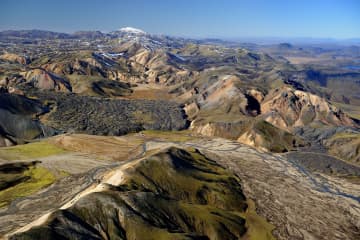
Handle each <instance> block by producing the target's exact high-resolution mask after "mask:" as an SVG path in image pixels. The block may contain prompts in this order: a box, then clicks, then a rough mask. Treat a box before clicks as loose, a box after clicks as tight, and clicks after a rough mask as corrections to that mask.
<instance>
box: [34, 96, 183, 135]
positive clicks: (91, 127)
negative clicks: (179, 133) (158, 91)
mask: <svg viewBox="0 0 360 240" xmlns="http://www.w3.org/2000/svg"><path fill="white" fill-rule="evenodd" d="M36 96H37V97H38V98H39V99H40V101H43V102H51V103H52V107H53V110H52V111H51V112H50V113H49V114H48V115H47V116H46V121H45V120H44V121H43V122H44V124H46V125H47V126H50V127H52V128H55V129H58V130H61V131H64V132H79V133H88V134H94V135H123V134H127V133H129V132H137V131H141V130H144V129H145V130H147V129H152V130H181V129H184V128H186V127H187V125H188V121H187V120H186V116H185V113H184V111H183V110H182V108H181V107H180V106H179V105H178V104H177V103H173V102H168V101H153V100H123V99H105V98H95V97H88V96H77V95H74V94H54V93H46V92H41V93H40V92H37V93H36Z"/></svg>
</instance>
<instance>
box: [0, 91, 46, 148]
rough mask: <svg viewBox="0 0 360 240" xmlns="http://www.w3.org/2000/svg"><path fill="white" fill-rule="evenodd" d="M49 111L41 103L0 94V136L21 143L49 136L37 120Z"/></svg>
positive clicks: (22, 97)
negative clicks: (38, 116)
mask: <svg viewBox="0 0 360 240" xmlns="http://www.w3.org/2000/svg"><path fill="white" fill-rule="evenodd" d="M46 111H47V109H46V107H44V106H43V105H42V104H41V103H40V102H39V101H36V100H32V99H28V98H26V97H24V96H19V95H15V94H8V93H2V94H0V136H3V137H5V138H6V139H10V140H11V141H12V142H13V143H21V142H24V141H27V140H31V139H34V138H37V137H41V136H45V135H47V133H46V132H47V130H48V129H47V128H43V126H42V125H41V123H40V122H39V121H37V120H36V119H35V118H36V116H37V115H40V114H43V113H45V112H46Z"/></svg>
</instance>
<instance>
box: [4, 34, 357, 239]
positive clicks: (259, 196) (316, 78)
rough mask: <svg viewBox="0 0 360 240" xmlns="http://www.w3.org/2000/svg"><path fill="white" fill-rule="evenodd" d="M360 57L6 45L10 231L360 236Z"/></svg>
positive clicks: (150, 38) (61, 38)
mask: <svg viewBox="0 0 360 240" xmlns="http://www.w3.org/2000/svg"><path fill="white" fill-rule="evenodd" d="M356 49H357V47H356V46H355V47H353V48H349V47H339V46H336V47H335V46H326V47H325V46H324V47H323V48H320V49H319V48H316V47H314V46H293V45H291V44H287V43H282V44H279V45H256V44H243V43H237V42H227V41H216V40H211V39H209V40H194V39H184V38H175V37H168V36H157V35H151V34H148V33H145V32H144V31H141V30H138V29H133V28H124V29H120V30H118V31H113V32H110V33H101V32H92V31H80V32H76V33H74V34H62V33H54V32H47V31H40V30H39V31H38V30H36V31H4V32H0V147H2V148H0V226H1V227H0V234H1V235H3V236H4V238H10V239H50V238H51V239H322V238H326V239H357V238H358V237H359V236H360V230H359V229H360V224H359V223H360V187H359V179H360V165H359V164H360V163H359V162H360V159H359V151H360V142H359V136H360V126H359V124H360V118H359V116H360V115H359V113H360V109H359V107H358V106H359V101H358V100H359V99H358V96H359V90H360V89H359V81H360V80H359V76H360V72H359V69H358V68H354V67H351V68H349V67H348V66H355V65H356V64H357V61H358V59H360V54H359V52H358V51H357V50H356ZM355 50H356V51H355ZM339 56H341V57H339ZM179 130H183V131H179ZM329 209H331V211H329Z"/></svg>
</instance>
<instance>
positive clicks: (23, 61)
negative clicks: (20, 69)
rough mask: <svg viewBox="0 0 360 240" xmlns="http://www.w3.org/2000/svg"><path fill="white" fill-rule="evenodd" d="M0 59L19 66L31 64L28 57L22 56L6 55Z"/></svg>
mask: <svg viewBox="0 0 360 240" xmlns="http://www.w3.org/2000/svg"><path fill="white" fill-rule="evenodd" d="M0 59H2V60H5V61H9V62H12V63H19V64H28V63H29V62H30V59H29V58H28V57H26V56H20V55H18V54H14V53H4V54H3V55H1V56H0Z"/></svg>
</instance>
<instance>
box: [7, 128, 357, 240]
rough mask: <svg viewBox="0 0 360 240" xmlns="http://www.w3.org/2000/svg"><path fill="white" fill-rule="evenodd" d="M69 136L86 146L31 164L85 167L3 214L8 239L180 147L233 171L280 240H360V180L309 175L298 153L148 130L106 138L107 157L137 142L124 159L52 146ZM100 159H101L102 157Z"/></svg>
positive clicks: (77, 137) (82, 137) (84, 140)
mask: <svg viewBox="0 0 360 240" xmlns="http://www.w3.org/2000/svg"><path fill="white" fill-rule="evenodd" d="M66 137H67V138H68V139H67V140H68V141H70V140H71V141H73V142H74V144H75V142H79V141H80V140H81V143H82V145H80V146H82V147H80V148H75V147H74V146H76V145H74V144H73V145H71V144H68V145H66V147H65V149H66V148H67V152H66V153H61V154H58V155H55V156H47V157H46V158H43V159H41V158H35V159H28V160H26V161H30V160H40V161H43V162H42V164H44V166H46V167H47V168H50V169H51V165H52V164H54V166H55V165H57V164H58V162H59V161H66V166H67V167H68V169H64V171H65V170H67V171H69V169H71V166H72V165H73V164H74V166H75V167H74V168H73V169H78V170H77V171H75V170H74V171H73V172H72V173H71V174H70V175H69V176H67V177H64V178H61V179H60V180H59V181H57V182H56V183H55V184H53V185H51V186H49V187H47V188H46V189H44V190H42V191H40V192H37V193H36V194H32V195H31V196H27V197H23V198H18V199H17V200H15V201H13V202H12V203H11V204H10V205H9V206H8V207H5V208H2V209H0V225H1V229H0V234H2V235H4V236H9V235H5V234H12V233H14V232H16V231H24V230H27V229H28V228H29V227H32V226H34V225H37V224H39V223H42V222H43V221H45V220H46V216H48V215H49V213H50V212H52V211H55V210H56V209H60V208H67V207H69V206H71V205H72V204H74V202H76V201H77V200H79V199H80V198H81V197H83V196H85V195H86V194H88V193H89V192H93V191H102V188H103V187H104V183H107V184H112V185H118V184H119V183H120V182H121V179H122V171H123V169H124V168H129V167H131V166H132V165H134V164H136V163H137V162H139V161H141V160H142V159H144V157H145V156H148V155H151V154H154V153H156V152H158V151H161V150H164V149H166V148H168V147H171V146H176V147H179V148H189V147H191V148H196V149H198V150H199V151H200V152H201V153H202V154H204V155H205V156H207V157H209V158H210V159H213V160H215V161H216V162H217V163H219V164H220V165H222V166H224V167H226V168H227V169H229V170H231V171H233V172H234V173H235V174H236V175H237V176H238V177H239V178H240V179H241V180H242V188H243V191H244V194H245V196H246V197H247V198H250V199H252V200H253V201H254V202H255V206H256V211H257V213H258V214H259V215H260V216H263V217H265V218H266V220H267V221H268V222H270V223H271V224H273V225H274V227H275V229H274V231H273V235H274V236H275V237H276V238H277V239H358V238H359V236H360V199H359V197H360V185H359V184H358V183H357V180H356V179H345V178H341V177H336V176H332V175H326V174H322V173H317V172H310V171H308V170H306V169H305V168H303V167H301V166H300V165H298V164H296V162H295V161H292V160H291V155H286V154H269V153H264V152H261V151H258V150H256V149H254V148H251V147H248V146H246V145H243V144H240V143H238V142H234V141H229V140H225V139H221V138H204V137H201V138H199V137H193V136H191V135H190V134H189V133H185V134H184V133H176V132H174V133H159V134H157V133H156V132H149V133H146V132H145V133H144V134H137V135H135V136H134V135H132V136H130V137H129V136H124V137H118V138H116V139H115V140H114V138H113V137H101V138H102V139H109V141H108V142H107V143H106V142H105V143H104V147H106V146H107V147H108V149H107V150H106V151H107V152H111V151H112V150H113V151H118V150H116V149H117V148H119V146H117V144H114V141H116V142H117V143H122V144H128V143H127V141H126V140H130V139H131V141H133V142H136V144H134V145H133V146H132V147H130V148H128V151H129V152H127V153H126V154H123V156H122V157H118V158H116V157H113V158H111V157H109V156H105V155H106V154H105V153H101V152H100V154H99V153H96V152H95V151H94V152H91V150H88V151H90V152H84V151H85V150H84V149H86V146H87V144H91V141H95V140H96V138H97V137H93V136H89V137H87V135H73V136H72V135H69V136H65V137H64V136H58V137H56V138H57V139H59V138H63V139H62V140H63V141H56V140H55V141H53V142H55V143H56V144H58V146H59V142H60V143H62V144H64V141H65V140H66ZM64 138H65V140H64ZM99 138H100V137H99ZM94 139H95V140H94ZM98 140H99V139H98ZM135 140H136V141H135ZM71 141H70V142H71ZM87 141H88V142H87ZM65 142H66V141H65ZM63 147H64V145H63ZM123 147H124V146H123ZM69 149H71V151H70V150H69ZM124 149H125V148H124ZM124 151H125V150H124ZM131 151H133V153H131ZM97 154H98V155H97ZM101 155H102V160H99V156H101ZM0 156H1V155H0ZM51 159H53V162H52V160H51ZM106 159H108V160H106ZM2 162H4V161H2ZM81 163H83V165H81ZM85 165H87V166H88V168H86V167H84V166H85ZM76 166H77V167H76ZM104 188H105V187H104ZM24 226H25V227H24Z"/></svg>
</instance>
